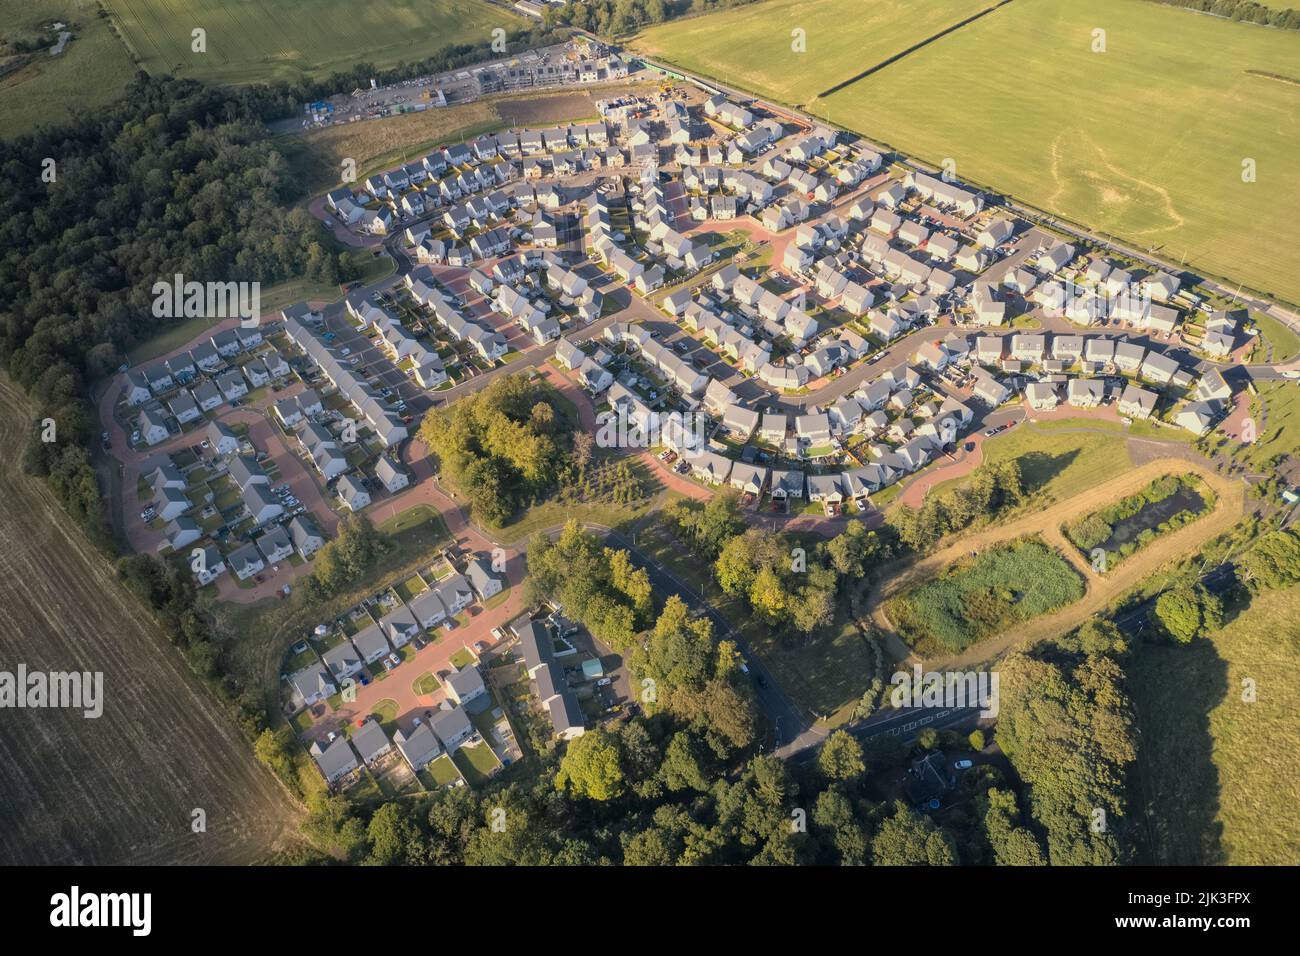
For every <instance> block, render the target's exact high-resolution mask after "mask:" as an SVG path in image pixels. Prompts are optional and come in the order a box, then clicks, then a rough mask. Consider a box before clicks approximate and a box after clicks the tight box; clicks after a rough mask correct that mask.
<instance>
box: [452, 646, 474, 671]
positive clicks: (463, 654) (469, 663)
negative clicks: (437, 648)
mask: <svg viewBox="0 0 1300 956" xmlns="http://www.w3.org/2000/svg"><path fill="white" fill-rule="evenodd" d="M450 663H451V666H452V667H454V668H456V669H457V670H463V669H464V668H466V667H473V666H474V655H473V654H471V653H470V652H469V650H468V649H467V648H461V649H460V650H458V651H457V652H456V653H455V654H452V655H451V658H450Z"/></svg>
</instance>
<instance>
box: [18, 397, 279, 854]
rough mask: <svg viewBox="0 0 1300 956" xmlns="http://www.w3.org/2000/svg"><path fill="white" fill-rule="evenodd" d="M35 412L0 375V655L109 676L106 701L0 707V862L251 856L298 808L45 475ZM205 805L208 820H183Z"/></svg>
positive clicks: (271, 843)
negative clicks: (32, 450)
mask: <svg viewBox="0 0 1300 956" xmlns="http://www.w3.org/2000/svg"><path fill="white" fill-rule="evenodd" d="M29 415H30V409H29V407H28V406H27V404H26V402H25V400H24V399H23V397H22V396H21V394H20V393H19V392H18V390H17V389H16V388H15V387H14V386H13V385H12V384H11V383H10V382H9V381H8V380H7V379H0V453H2V456H3V461H4V465H3V466H2V467H0V500H3V501H4V502H5V506H4V508H3V509H0V575H2V579H3V581H4V582H5V585H4V597H3V605H4V608H5V614H4V615H3V618H2V619H0V666H3V667H4V669H5V670H13V669H14V668H15V667H16V666H17V664H18V663H20V662H22V663H25V664H26V665H27V666H28V668H29V669H30V670H44V671H49V670H60V671H72V670H76V671H101V672H103V675H104V676H103V687H104V712H103V715H102V716H101V717H99V718H96V719H86V718H85V717H83V716H82V712H81V711H80V710H67V709H45V710H7V711H5V712H4V716H3V718H0V765H2V766H4V768H5V770H4V773H3V774H0V829H2V830H3V831H4V833H5V839H4V840H0V863H4V864H128V863H130V864H140V863H153V864H175V863H192V864H197V863H224V864H238V863H250V862H256V861H257V860H259V859H261V858H264V857H265V856H266V854H267V853H268V852H269V851H270V850H272V849H273V848H274V847H276V846H277V845H278V844H281V843H283V842H285V841H286V840H288V839H290V838H291V834H292V831H293V830H294V828H295V827H296V821H297V818H298V815H299V811H298V810H297V808H295V806H294V805H293V803H292V802H291V801H290V799H289V797H288V796H287V795H286V794H285V793H284V791H283V789H282V788H281V787H280V786H279V784H278V783H277V782H276V781H275V780H274V779H273V778H272V777H271V775H270V773H269V772H267V771H266V770H264V769H263V768H262V767H260V766H259V765H258V764H257V762H256V761H255V760H254V758H253V756H252V753H251V752H250V748H249V746H248V744H247V742H246V741H245V740H244V739H243V738H242V737H241V736H240V735H239V733H238V732H237V731H236V730H235V728H234V726H233V725H232V724H231V722H230V720H229V718H228V717H227V716H226V715H225V713H224V712H222V711H221V709H220V707H219V705H218V704H217V702H216V701H215V700H214V699H213V698H212V697H211V696H210V695H209V694H208V692H207V690H206V689H205V688H204V687H203V686H202V685H201V684H200V683H199V682H198V681H197V679H195V678H194V676H193V675H192V674H191V673H190V670H189V668H188V666H187V665H186V663H185V662H184V660H182V659H181V656H180V654H179V653H178V652H177V651H176V650H175V649H173V648H172V647H171V646H170V645H169V644H168V642H167V640H166V639H165V637H164V636H163V635H162V634H161V633H160V632H159V631H158V629H157V628H156V627H155V626H154V625H153V624H152V623H151V622H150V621H149V620H148V618H147V617H146V615H145V611H144V609H143V608H142V607H141V606H140V605H139V604H138V602H136V600H135V599H134V598H133V597H132V596H131V595H129V594H128V593H127V592H126V591H125V590H124V589H123V588H122V587H121V586H120V585H119V584H118V582H117V581H116V578H115V575H114V572H113V570H112V568H111V566H110V565H109V564H108V562H107V561H106V560H105V559H104V558H103V557H102V556H101V555H100V554H98V553H97V552H95V551H94V549H93V548H92V547H91V546H90V545H89V544H88V543H87V541H86V539H85V537H84V535H83V534H82V533H81V532H80V530H79V529H77V528H76V527H75V526H73V525H72V523H71V522H70V521H69V520H68V518H67V517H66V515H65V514H64V513H63V510H62V509H61V508H60V507H59V505H58V504H57V503H56V502H55V501H54V500H53V499H52V497H51V496H50V495H49V493H48V492H47V491H46V489H45V488H44V487H43V486H42V485H41V484H39V483H38V482H36V481H34V480H32V479H30V478H28V477H26V476H24V475H23V474H22V473H21V471H20V469H19V467H18V464H17V463H18V461H19V458H20V455H19V448H20V445H21V442H22V440H23V438H24V437H25V435H26V423H27V421H28V419H29ZM195 808H202V809H203V810H204V811H205V813H206V815H207V832H206V833H201V834H195V833H193V832H191V828H190V820H191V812H192V810H193V809H195Z"/></svg>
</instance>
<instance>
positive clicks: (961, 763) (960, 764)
mask: <svg viewBox="0 0 1300 956" xmlns="http://www.w3.org/2000/svg"><path fill="white" fill-rule="evenodd" d="M973 766H975V765H974V764H973V763H971V762H970V761H969V760H958V761H955V762H954V763H953V767H954V768H955V769H957V770H969V769H970V768H971V767H973Z"/></svg>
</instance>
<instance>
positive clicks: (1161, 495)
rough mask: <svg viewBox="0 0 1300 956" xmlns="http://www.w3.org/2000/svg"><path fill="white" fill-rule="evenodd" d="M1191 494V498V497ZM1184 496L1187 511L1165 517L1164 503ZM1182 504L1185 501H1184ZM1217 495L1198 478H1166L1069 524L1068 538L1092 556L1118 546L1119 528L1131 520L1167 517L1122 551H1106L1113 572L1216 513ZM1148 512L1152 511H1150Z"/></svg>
mask: <svg viewBox="0 0 1300 956" xmlns="http://www.w3.org/2000/svg"><path fill="white" fill-rule="evenodd" d="M1188 493H1190V494H1188ZM1180 494H1183V496H1184V498H1185V499H1186V500H1187V501H1188V506H1187V507H1182V508H1178V509H1177V510H1174V511H1172V512H1170V513H1169V514H1167V515H1165V512H1166V511H1169V507H1168V506H1166V507H1163V508H1162V507H1160V505H1161V503H1162V502H1169V501H1170V500H1171V499H1173V498H1174V496H1176V495H1180ZM1180 500H1182V499H1180ZM1214 501H1215V495H1214V492H1213V491H1211V490H1210V488H1209V487H1208V486H1207V485H1206V484H1205V482H1203V481H1201V480H1200V479H1199V478H1198V477H1196V476H1195V475H1164V476H1162V477H1160V478H1157V479H1155V480H1154V481H1152V482H1151V484H1149V485H1147V486H1146V487H1145V488H1143V489H1142V490H1141V491H1138V492H1136V493H1135V494H1131V495H1129V496H1128V497H1126V498H1123V499H1121V500H1120V501H1117V502H1115V503H1114V504H1113V505H1110V506H1108V507H1106V508H1103V509H1102V510H1101V511H1096V512H1093V513H1092V514H1090V515H1085V516H1084V517H1082V518H1079V519H1078V520H1077V521H1073V522H1071V523H1069V524H1067V525H1066V526H1065V528H1064V531H1065V536H1066V537H1067V538H1069V540H1070V542H1071V543H1072V544H1073V545H1074V546H1075V547H1077V548H1078V549H1079V550H1080V551H1082V552H1083V553H1084V554H1088V555H1091V554H1093V552H1094V549H1101V546H1102V545H1104V544H1107V543H1112V544H1113V543H1117V542H1115V541H1114V540H1113V539H1114V538H1115V537H1116V531H1117V528H1118V527H1120V526H1121V525H1123V524H1124V523H1125V522H1126V521H1129V519H1134V518H1137V517H1139V516H1140V515H1142V514H1143V513H1144V512H1147V513H1149V514H1151V515H1153V516H1156V517H1159V516H1161V515H1164V517H1163V520H1161V521H1160V522H1159V523H1158V524H1155V525H1152V526H1151V527H1149V528H1145V529H1143V530H1141V531H1140V532H1139V533H1138V534H1136V535H1134V536H1132V537H1131V538H1129V539H1128V540H1126V541H1123V543H1122V544H1120V545H1119V547H1118V548H1114V547H1112V548H1107V549H1102V550H1104V554H1105V561H1106V565H1105V566H1106V568H1107V570H1111V569H1113V568H1114V567H1115V566H1116V565H1118V564H1119V562H1120V561H1122V560H1123V559H1124V558H1127V557H1129V556H1130V555H1132V554H1133V553H1134V552H1135V551H1138V550H1140V549H1141V548H1144V547H1146V546H1147V545H1148V544H1150V543H1151V542H1152V541H1154V540H1155V539H1156V538H1158V537H1160V536H1161V535H1163V534H1168V533H1169V532H1171V531H1176V530H1178V529H1179V528H1181V527H1183V526H1184V525H1186V524H1188V523H1190V522H1192V521H1194V520H1196V519H1197V518H1199V517H1200V516H1201V515H1203V514H1206V513H1207V512H1209V511H1212V510H1213V509H1214ZM1148 509H1150V510H1149V511H1148Z"/></svg>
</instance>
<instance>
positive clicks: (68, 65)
mask: <svg viewBox="0 0 1300 956" xmlns="http://www.w3.org/2000/svg"><path fill="white" fill-rule="evenodd" d="M53 21H60V22H62V23H66V24H69V26H70V29H71V31H72V34H73V39H72V41H71V42H70V43H69V44H68V45H67V47H66V48H65V49H64V51H63V53H61V54H60V55H59V56H57V57H51V56H48V55H46V54H43V53H38V54H36V55H34V56H32V57H31V58H30V59H28V60H27V61H26V63H25V64H24V65H23V66H22V67H20V68H19V69H17V70H15V71H14V72H12V73H7V74H6V75H5V76H4V77H3V78H0V137H6V138H7V137H12V136H16V135H18V134H20V133H24V132H27V131H28V130H31V129H33V128H35V127H37V126H41V125H45V124H52V123H58V122H63V121H65V120H67V119H69V118H70V117H71V116H72V114H73V111H74V110H77V109H85V110H92V111H93V110H94V109H96V108H97V107H100V106H103V105H105V104H106V103H108V102H110V101H111V100H113V99H114V98H116V97H117V95H118V94H119V93H121V91H122V90H123V89H124V88H125V87H126V84H127V83H128V82H129V81H130V79H131V76H132V74H133V73H134V72H135V67H134V66H133V65H132V63H131V58H130V56H129V55H128V54H127V52H126V47H125V46H123V45H122V41H121V40H119V39H118V38H117V37H116V36H114V35H113V31H112V28H111V27H110V25H109V22H108V21H107V20H105V19H103V18H101V17H99V16H98V9H97V8H96V6H95V4H94V3H92V2H91V0H0V37H3V38H6V39H8V38H11V37H14V38H16V37H23V36H29V35H36V34H37V33H41V31H42V30H43V28H44V27H45V25H47V24H48V23H51V22H53ZM41 35H45V34H44V33H41ZM49 39H50V45H51V46H53V44H54V41H55V39H56V38H55V35H54V34H53V32H51V33H49ZM0 59H2V58H0Z"/></svg>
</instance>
